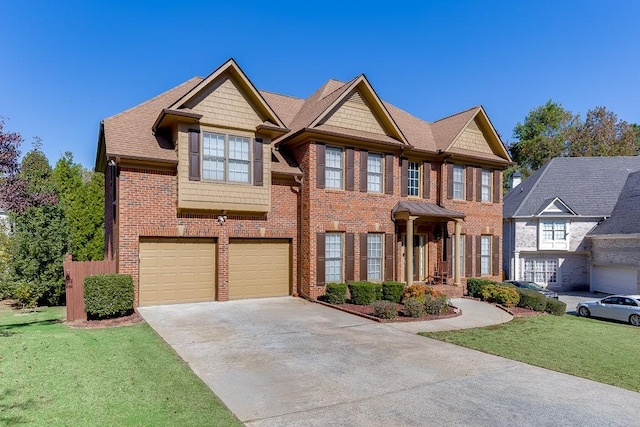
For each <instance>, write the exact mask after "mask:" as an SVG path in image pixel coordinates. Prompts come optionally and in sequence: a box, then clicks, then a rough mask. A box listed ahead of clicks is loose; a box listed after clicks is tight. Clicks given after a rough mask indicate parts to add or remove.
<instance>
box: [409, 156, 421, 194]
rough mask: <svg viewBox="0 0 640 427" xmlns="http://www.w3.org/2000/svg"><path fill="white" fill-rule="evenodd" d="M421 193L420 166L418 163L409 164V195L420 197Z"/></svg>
mask: <svg viewBox="0 0 640 427" xmlns="http://www.w3.org/2000/svg"><path fill="white" fill-rule="evenodd" d="M419 191H420V165H419V164H418V162H409V167H408V168H407V195H408V196H418V195H419Z"/></svg>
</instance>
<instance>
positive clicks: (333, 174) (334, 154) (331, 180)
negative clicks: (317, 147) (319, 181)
mask: <svg viewBox="0 0 640 427" xmlns="http://www.w3.org/2000/svg"><path fill="white" fill-rule="evenodd" d="M325 153H326V165H325V172H326V173H325V183H324V185H325V188H336V189H340V190H341V189H342V177H343V175H344V167H343V164H342V148H338V147H327V149H326V152H325Z"/></svg>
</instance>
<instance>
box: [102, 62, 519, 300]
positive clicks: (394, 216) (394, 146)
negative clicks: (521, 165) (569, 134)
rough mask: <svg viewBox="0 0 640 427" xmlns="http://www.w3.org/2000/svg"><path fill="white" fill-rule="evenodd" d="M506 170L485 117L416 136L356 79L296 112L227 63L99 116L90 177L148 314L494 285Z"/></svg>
mask: <svg viewBox="0 0 640 427" xmlns="http://www.w3.org/2000/svg"><path fill="white" fill-rule="evenodd" d="M510 162H511V160H510V158H509V155H508V153H507V151H506V149H505V147H504V145H503V143H502V142H501V140H500V138H499V136H498V135H497V133H496V132H495V130H494V128H493V126H492V125H491V122H490V121H489V119H488V117H487V115H486V113H485V111H484V109H483V108H482V107H474V108H472V109H469V110H466V111H463V112H461V113H458V114H456V115H453V116H450V117H447V118H445V119H441V120H438V121H436V122H434V123H427V122H425V121H423V120H421V119H418V118H417V117H414V116H412V115H411V114H409V113H407V112H405V111H403V110H400V109H399V108H397V107H395V106H393V105H391V104H388V103H386V102H384V101H382V100H381V99H380V98H379V97H378V95H377V93H376V92H375V91H374V90H373V88H372V87H371V85H370V83H369V81H368V80H367V79H366V77H365V76H364V75H360V76H358V77H356V78H354V79H353V80H351V81H349V82H347V83H344V82H340V81H336V80H329V81H327V82H326V83H325V84H324V85H322V86H321V87H320V88H319V89H318V90H317V91H316V92H315V93H313V94H312V95H311V96H310V97H309V98H307V99H300V98H295V97H290V96H285V95H279V94H275V93H271V92H264V91H258V90H257V89H256V88H255V87H254V85H253V84H252V83H251V81H250V80H249V79H248V77H247V76H246V75H245V74H244V72H243V71H242V70H241V69H240V67H239V66H238V65H237V64H236V62H235V61H234V60H229V61H227V62H226V63H224V64H223V65H222V66H221V67H220V68H218V69H217V70H215V71H214V72H213V73H212V74H211V75H209V76H208V77H206V78H204V79H203V78H192V79H190V80H188V81H186V82H185V83H182V84H181V85H179V86H177V87H175V88H173V89H171V90H169V91H168V92H165V93H163V94H161V95H159V96H157V97H155V98H153V99H151V100H149V101H147V102H145V103H143V104H140V105H138V106H136V107H133V108H131V109H129V110H127V111H124V112H122V113H120V114H117V115H115V116H112V117H110V118H107V119H105V120H104V121H103V122H102V123H101V129H100V136H99V141H98V153H97V160H96V170H99V171H104V172H105V180H106V185H105V197H106V203H105V206H106V212H105V214H106V252H107V254H111V255H112V256H114V257H115V258H116V259H117V268H118V271H119V272H120V273H126V274H130V275H131V276H132V277H133V279H134V283H135V286H136V289H135V295H136V304H138V305H148V304H160V303H176V302H188V301H211V300H219V301H226V300H229V299H239V298H254V297H263V296H278V295H291V294H301V295H302V296H305V297H309V298H317V297H318V296H320V295H322V294H324V292H325V285H326V283H328V282H345V281H354V280H371V281H382V280H402V281H405V282H408V283H411V282H413V281H424V280H427V281H428V280H431V278H432V277H433V276H435V275H436V274H440V273H449V278H448V283H450V284H457V285H458V286H460V288H462V286H463V285H464V284H465V279H464V278H465V277H469V276H484V277H487V278H493V279H499V278H500V277H501V276H502V271H501V268H500V259H501V258H500V257H501V241H502V227H501V224H502V199H501V188H502V170H503V169H504V168H505V166H506V165H508V164H510ZM456 236H457V238H456ZM452 254H459V255H458V256H452ZM452 259H455V260H456V261H458V262H452V261H451V260H452Z"/></svg>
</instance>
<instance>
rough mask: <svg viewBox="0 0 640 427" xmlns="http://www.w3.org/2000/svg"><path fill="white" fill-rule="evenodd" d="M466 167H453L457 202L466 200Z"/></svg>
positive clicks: (454, 191)
mask: <svg viewBox="0 0 640 427" xmlns="http://www.w3.org/2000/svg"><path fill="white" fill-rule="evenodd" d="M464 185H465V176H464V167H462V166H454V167H453V198H454V199H456V200H464Z"/></svg>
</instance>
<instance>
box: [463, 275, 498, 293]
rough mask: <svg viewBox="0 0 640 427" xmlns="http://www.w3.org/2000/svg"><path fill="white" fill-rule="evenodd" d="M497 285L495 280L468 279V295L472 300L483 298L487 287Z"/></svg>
mask: <svg viewBox="0 0 640 427" xmlns="http://www.w3.org/2000/svg"><path fill="white" fill-rule="evenodd" d="M496 284H497V283H496V282H494V281H493V280H489V279H481V278H478V277H472V278H470V279H467V295H469V296H470V297H472V298H482V289H483V288H484V287H485V286H488V285H496Z"/></svg>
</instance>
